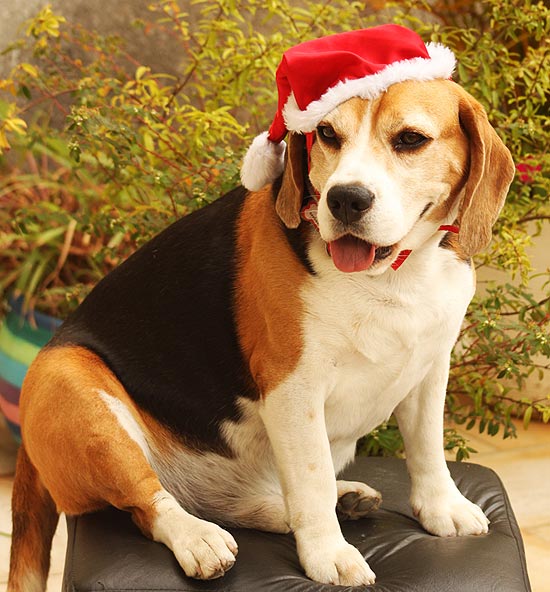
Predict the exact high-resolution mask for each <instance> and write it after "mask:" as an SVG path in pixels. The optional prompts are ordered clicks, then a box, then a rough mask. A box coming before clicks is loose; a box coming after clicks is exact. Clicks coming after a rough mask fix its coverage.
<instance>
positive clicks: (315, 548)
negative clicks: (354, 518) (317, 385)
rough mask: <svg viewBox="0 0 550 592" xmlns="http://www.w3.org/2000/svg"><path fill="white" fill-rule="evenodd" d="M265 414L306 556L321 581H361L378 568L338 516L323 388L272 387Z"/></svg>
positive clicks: (291, 515)
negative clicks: (344, 532)
mask: <svg viewBox="0 0 550 592" xmlns="http://www.w3.org/2000/svg"><path fill="white" fill-rule="evenodd" d="M261 416H262V419H263V421H264V423H265V426H266V429H267V433H268V436H269V439H270V441H271V444H272V446H273V451H274V454H275V459H276V462H277V466H278V470H279V476H280V479H281V483H282V487H283V493H284V496H285V504H286V508H287V515H288V521H289V525H290V527H291V529H292V531H293V532H294V536H295V538H296V545H297V549H298V555H299V557H300V562H301V564H302V566H303V568H304V570H305V572H306V574H307V575H308V576H309V577H310V578H311V579H312V580H315V581H318V582H323V583H330V584H341V585H348V586H357V585H365V584H372V583H374V579H375V576H374V573H373V572H372V570H371V569H370V568H369V566H368V564H367V563H366V562H365V560H364V558H363V556H362V555H361V553H359V551H358V550H357V549H356V548H355V547H353V546H352V545H350V544H348V543H347V542H346V541H345V539H344V537H343V535H342V531H341V530H340V525H339V523H338V520H337V518H336V511H335V507H336V502H337V488H336V478H335V475H334V467H333V464H332V457H331V453H330V446H329V440H328V436H327V431H326V426H325V417H324V398H323V396H322V394H320V393H317V394H315V395H312V393H311V391H310V389H307V388H301V386H300V385H288V384H286V385H283V386H279V387H277V388H276V389H275V390H274V391H272V392H270V393H268V394H267V395H266V397H265V399H264V401H263V403H262V409H261Z"/></svg>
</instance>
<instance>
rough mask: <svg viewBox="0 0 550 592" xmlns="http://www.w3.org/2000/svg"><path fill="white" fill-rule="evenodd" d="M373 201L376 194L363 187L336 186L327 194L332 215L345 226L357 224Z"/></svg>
mask: <svg viewBox="0 0 550 592" xmlns="http://www.w3.org/2000/svg"><path fill="white" fill-rule="evenodd" d="M373 201H374V193H373V192H372V191H370V190H369V189H367V188H366V187H363V186H361V185H335V186H334V187H331V188H330V189H329V190H328V193H327V203H328V207H329V209H330V211H331V213H332V215H333V216H334V217H335V218H336V219H337V220H340V221H341V222H343V223H344V224H351V223H352V222H357V220H359V219H360V218H361V216H362V215H363V214H364V213H365V212H366V211H367V210H368V209H369V208H370V207H371V205H372V202H373Z"/></svg>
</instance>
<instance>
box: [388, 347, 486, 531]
mask: <svg viewBox="0 0 550 592" xmlns="http://www.w3.org/2000/svg"><path fill="white" fill-rule="evenodd" d="M435 364H437V366H436V365H435ZM448 367H449V359H448V357H446V358H444V359H443V360H441V361H440V362H439V363H434V368H433V369H432V371H431V372H430V373H429V374H428V375H427V377H426V378H425V379H424V381H423V382H422V383H421V384H420V385H419V386H418V387H417V388H415V389H414V390H413V391H412V392H411V393H410V394H409V395H408V396H407V397H406V398H405V399H404V400H403V401H402V402H401V403H400V404H399V406H398V407H397V409H396V410H395V415H396V417H397V421H398V424H399V429H400V431H401V434H402V435H403V439H404V442H405V451H406V456H407V468H408V470H409V473H410V476H411V485H412V488H411V504H412V507H413V511H414V513H415V514H416V515H417V516H418V520H419V521H420V523H421V524H422V526H423V527H424V528H425V529H426V530H427V531H428V532H430V533H432V534H435V535H438V536H462V535H472V534H484V533H486V532H487V530H488V524H489V521H488V520H487V518H486V517H485V514H484V513H483V512H482V510H481V509H480V508H479V507H478V506H476V505H475V504H473V503H472V502H470V501H469V500H468V499H466V498H465V497H464V496H463V495H462V494H461V493H460V491H459V490H458V488H457V487H456V485H455V483H454V481H453V480H452V478H451V475H450V473H449V469H448V468H447V464H446V462H445V455H444V451H443V413H444V405H445V392H446V386H447V380H448Z"/></svg>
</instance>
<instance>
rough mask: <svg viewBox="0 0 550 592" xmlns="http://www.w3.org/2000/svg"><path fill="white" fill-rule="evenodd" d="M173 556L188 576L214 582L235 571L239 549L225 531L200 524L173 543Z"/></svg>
mask: <svg viewBox="0 0 550 592" xmlns="http://www.w3.org/2000/svg"><path fill="white" fill-rule="evenodd" d="M172 552H173V553H174V555H175V556H176V559H177V560H178V562H179V564H180V565H181V567H182V569H183V571H184V572H185V575H187V576H189V577H191V578H198V579H201V580H212V579H214V578H219V577H221V576H223V575H224V574H225V572H227V571H229V570H230V569H231V568H232V567H233V565H234V563H235V558H236V556H237V552H238V547H237V543H236V542H235V539H234V538H233V537H232V536H231V535H230V534H229V533H228V532H227V531H226V530H224V529H223V528H220V527H219V526H217V525H216V524H213V523H211V522H206V521H204V520H197V523H196V524H195V525H194V526H193V528H192V529H191V531H189V530H188V531H187V532H182V533H181V534H180V535H179V536H178V537H177V538H175V540H173V541H172Z"/></svg>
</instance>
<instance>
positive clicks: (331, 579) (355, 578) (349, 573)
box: [299, 541, 376, 586]
mask: <svg viewBox="0 0 550 592" xmlns="http://www.w3.org/2000/svg"><path fill="white" fill-rule="evenodd" d="M299 556H300V561H301V563H302V566H303V568H304V571H305V572H306V575H307V576H308V577H309V578H311V579H312V580H314V581H316V582H321V583H323V584H340V585H341V586H367V585H369V584H374V581H375V579H376V576H375V575H374V572H373V571H372V570H371V568H370V567H369V565H368V563H367V562H366V561H365V559H364V557H363V556H362V555H361V553H359V551H358V550H357V549H356V548H355V547H353V546H352V545H349V544H348V543H346V542H345V541H342V542H339V543H338V544H335V545H328V546H324V545H323V544H321V545H317V544H316V545H314V546H312V548H311V549H304V550H301V549H299Z"/></svg>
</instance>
